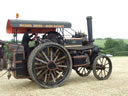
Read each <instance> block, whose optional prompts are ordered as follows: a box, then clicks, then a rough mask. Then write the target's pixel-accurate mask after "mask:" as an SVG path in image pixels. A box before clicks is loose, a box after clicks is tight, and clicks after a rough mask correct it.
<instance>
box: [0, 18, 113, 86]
mask: <svg viewBox="0 0 128 96" xmlns="http://www.w3.org/2000/svg"><path fill="white" fill-rule="evenodd" d="M87 25H88V38H87V36H86V35H85V34H83V33H76V32H75V35H73V36H72V37H71V38H67V39H66V38H65V36H64V35H65V34H64V33H65V31H67V30H66V28H68V29H71V23H69V22H53V21H27V20H26V21H25V20H8V22H7V33H9V34H14V36H15V41H16V42H15V43H14V44H8V48H9V50H10V51H11V58H8V56H6V55H5V53H6V52H4V48H3V46H4V45H5V43H4V42H3V41H0V68H1V70H3V69H7V70H9V71H10V72H11V73H12V74H13V76H14V77H15V78H16V79H21V78H28V79H30V80H33V81H35V82H36V83H37V84H39V85H40V86H42V87H45V88H53V87H58V86H61V85H62V84H63V83H64V82H65V81H66V80H67V79H68V78H69V76H70V74H71V71H72V69H74V70H75V71H76V73H77V74H78V75H80V76H82V77H84V76H88V75H89V74H90V73H91V71H93V74H94V76H95V77H96V79H98V80H105V79H108V78H109V76H110V74H111V72H112V63H111V60H110V59H109V58H108V57H107V56H105V55H98V53H99V48H98V47H97V46H95V45H94V44H93V41H94V40H93V37H92V17H91V16H89V17H87ZM17 34H24V38H28V39H25V40H26V41H25V40H22V44H18V43H17ZM25 34H26V35H25ZM29 34H33V35H34V38H33V39H30V38H31V37H32V36H30V35H29ZM39 34H41V35H42V37H41V38H40V37H39ZM25 36H26V37H25ZM27 40H28V41H29V40H31V41H33V42H34V46H32V47H29V46H27V45H25V44H27V42H28V41H27ZM24 43H25V44H24ZM5 57H6V58H5ZM3 61H4V62H3Z"/></svg>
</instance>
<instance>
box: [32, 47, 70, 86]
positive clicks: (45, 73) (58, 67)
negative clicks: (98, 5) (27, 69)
mask: <svg viewBox="0 0 128 96" xmlns="http://www.w3.org/2000/svg"><path fill="white" fill-rule="evenodd" d="M57 49H59V51H58V52H59V53H58V52H57ZM45 50H47V53H46V51H45ZM48 50H50V51H48ZM41 51H42V52H41ZM40 52H41V54H42V55H43V58H42V60H43V59H45V60H43V61H42V60H40V58H39V57H38V55H39V54H40ZM48 52H49V53H48ZM48 54H49V57H50V58H49V57H48V56H47V55H48ZM55 54H56V55H57V56H58V57H60V58H58V57H57V56H56V57H54V55H55ZM58 54H59V55H58ZM63 55H64V56H65V57H64V56H63ZM46 56H47V57H46ZM62 57H63V58H62ZM68 57H69V56H68V55H67V53H66V52H65V50H63V49H62V48H61V47H58V46H56V45H52V46H51V45H49V46H47V47H43V48H42V49H40V50H39V51H38V52H37V53H36V55H35V57H34V58H35V59H34V60H33V62H34V63H33V65H32V68H33V69H32V71H33V75H34V77H35V79H36V80H37V81H38V82H40V83H41V84H43V85H46V86H55V85H57V84H59V83H61V82H62V81H63V80H64V79H65V77H66V76H67V75H68V73H69V71H70V69H71V65H70V64H69V63H70V62H69V58H68ZM58 59H59V60H60V61H62V60H64V61H63V62H60V61H59V60H58ZM58 61H59V62H58ZM36 62H38V63H39V62H41V63H43V66H36V65H35V64H36ZM50 62H52V63H55V64H53V66H51V67H50V64H51V63H50ZM59 63H60V64H59ZM48 65H49V66H48ZM54 65H55V66H54ZM37 67H42V71H40V70H39V69H38V68H37ZM52 67H54V68H52ZM35 68H37V70H38V71H36V70H35ZM41 74H42V77H39V76H41Z"/></svg>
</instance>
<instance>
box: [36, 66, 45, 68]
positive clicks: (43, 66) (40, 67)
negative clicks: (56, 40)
mask: <svg viewBox="0 0 128 96" xmlns="http://www.w3.org/2000/svg"><path fill="white" fill-rule="evenodd" d="M43 68H46V66H39V67H36V68H35V69H43Z"/></svg>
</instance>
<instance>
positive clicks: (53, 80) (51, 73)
mask: <svg viewBox="0 0 128 96" xmlns="http://www.w3.org/2000/svg"><path fill="white" fill-rule="evenodd" d="M51 76H52V79H53V81H54V82H56V79H55V77H54V75H53V73H51Z"/></svg>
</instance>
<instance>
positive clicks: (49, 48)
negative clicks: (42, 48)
mask: <svg viewBox="0 0 128 96" xmlns="http://www.w3.org/2000/svg"><path fill="white" fill-rule="evenodd" d="M49 52H50V48H48V57H49Z"/></svg>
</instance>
